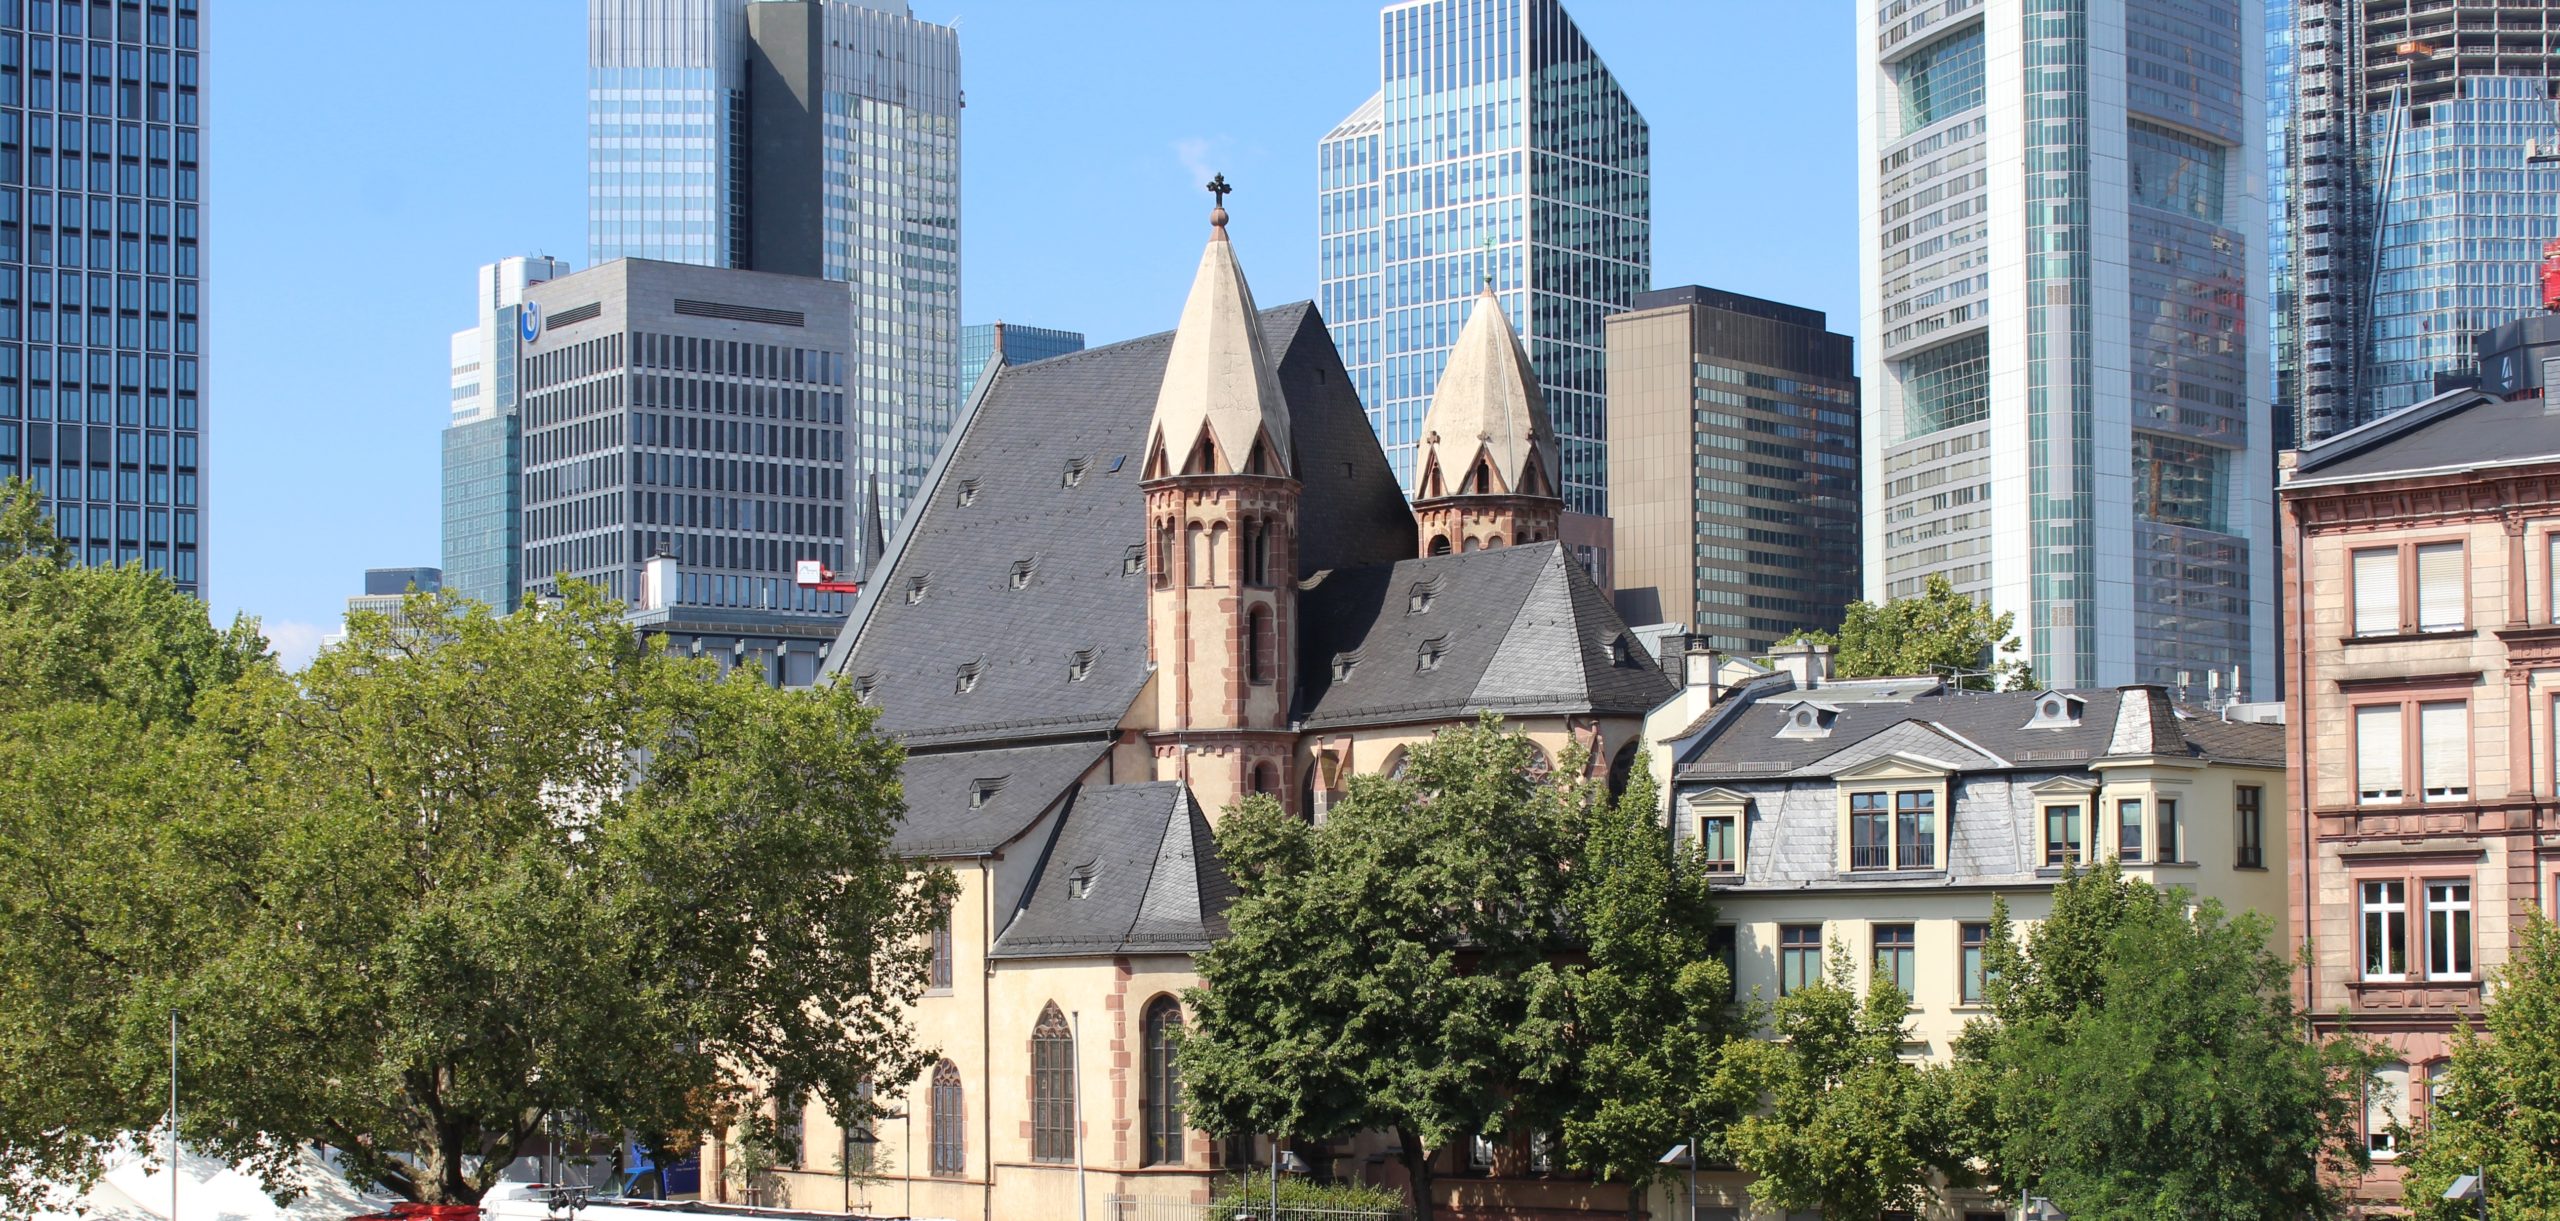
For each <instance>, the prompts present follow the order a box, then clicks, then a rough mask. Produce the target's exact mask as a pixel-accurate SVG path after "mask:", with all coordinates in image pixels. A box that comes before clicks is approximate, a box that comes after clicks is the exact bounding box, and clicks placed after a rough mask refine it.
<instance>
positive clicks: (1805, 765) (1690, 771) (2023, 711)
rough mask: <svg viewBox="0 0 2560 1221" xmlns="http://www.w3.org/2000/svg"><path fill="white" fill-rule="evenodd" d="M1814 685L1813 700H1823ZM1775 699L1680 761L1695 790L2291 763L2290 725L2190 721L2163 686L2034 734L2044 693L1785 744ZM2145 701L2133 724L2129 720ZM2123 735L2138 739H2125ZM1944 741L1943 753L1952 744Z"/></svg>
mask: <svg viewBox="0 0 2560 1221" xmlns="http://www.w3.org/2000/svg"><path fill="white" fill-rule="evenodd" d="M1822 690H1823V689H1822V688H1816V690H1815V692H1814V694H1818V693H1819V692H1821V691H1822ZM1794 694H1795V693H1793V692H1789V693H1787V694H1783V695H1777V696H1766V697H1762V698H1759V699H1756V700H1754V701H1753V702H1752V703H1751V704H1750V705H1749V706H1747V707H1744V708H1742V709H1740V710H1739V711H1738V712H1736V713H1735V714H1733V715H1732V716H1731V717H1729V718H1728V719H1727V720H1726V721H1724V722H1723V723H1722V725H1721V726H1719V727H1718V729H1717V731H1716V733H1715V734H1714V736H1713V737H1711V738H1709V739H1708V740H1707V741H1706V742H1704V743H1702V744H1701V745H1700V746H1699V747H1698V748H1697V749H1696V750H1694V751H1693V752H1691V754H1690V755H1689V756H1688V757H1687V758H1685V759H1682V760H1681V761H1680V766H1679V769H1678V772H1677V776H1678V778H1679V779H1680V780H1683V781H1691V780H1699V781H1738V780H1765V779H1771V778H1776V777H1821V776H1828V775H1832V774H1834V773H1836V772H1838V771H1840V770H1843V769H1845V768H1847V767H1850V766H1852V765H1854V764H1856V763H1861V762H1865V761H1867V760H1869V759H1872V758H1875V757H1877V756H1878V755H1881V754H1883V753H1886V750H1887V748H1904V749H1906V753H1911V754H1918V755H1922V756H1924V757H1928V758H1933V759H1939V760H1942V761H1945V762H1949V763H1958V762H1962V763H1963V766H1962V767H1961V768H1960V769H1958V770H1964V771H1992V770H2019V771H2025V770H2053V769H2057V768H2070V767H2078V766H2082V765H2085V764H2087V763H2089V762H2090V761H2092V760H2095V759H2102V758H2107V757H2109V756H2111V755H2115V756H2121V755H2127V754H2146V755H2148V754H2157V755H2169V756H2173V757H2175V756H2185V757H2188V758H2200V759H2210V760H2215V761H2220V762H2228V763H2237V764H2243V765H2249V766H2266V767H2281V766H2283V764H2284V727H2283V726H2281V725H2254V724H2240V723H2233V722H2225V721H2223V720H2221V719H2219V718H2217V717H2211V716H2208V715H2202V714H2198V715H2194V716H2192V717H2181V716H2179V715H2178V714H2177V711H2176V709H2175V708H2174V707H2173V706H2172V705H2171V704H2170V703H2169V699H2168V696H2167V695H2166V694H2165V693H2164V692H2162V691H2161V690H2160V689H2159V688H2156V687H2127V688H2122V689H2117V690H2107V689H2092V690H2080V691H2068V692H2064V693H2063V694H2066V695H2070V696H2073V697H2075V698H2077V699H2079V700H2081V701H2082V705H2081V713H2080V723H2079V724H2078V725H2075V726H2065V727H2056V728H2045V729H2028V728H2026V725H2027V722H2028V721H2029V720H2030V719H2032V718H2033V717H2034V716H2035V704H2036V700H2037V698H2038V696H2039V695H2040V694H2042V693H2040V692H2032V691H2003V692H1985V691H1945V692H1939V693H1935V694H1928V695H1921V696H1918V697H1915V698H1913V699H1910V700H1907V701H1878V702H1865V703H1852V702H1844V703H1842V705H1841V709H1840V712H1839V713H1838V714H1837V715H1836V716H1835V717H1834V718H1833V720H1832V725H1831V732H1830V734H1829V735H1827V736H1824V737H1810V738H1781V737H1779V736H1777V734H1778V730H1779V728H1780V727H1781V726H1783V725H1784V724H1785V723H1786V718H1787V713H1788V709H1789V707H1790V706H1791V705H1792V696H1793V695H1794ZM2128 700H2138V701H2140V703H2139V705H2138V706H2137V708H2136V709H2135V715H2132V716H2126V715H2122V714H2123V713H2124V711H2125V704H2126V701H2128ZM2119 730H2123V731H2125V733H2127V734H2129V735H2138V736H2128V737H2126V738H2125V739H2124V740H2122V741H2119ZM1942 743H1943V744H1942Z"/></svg>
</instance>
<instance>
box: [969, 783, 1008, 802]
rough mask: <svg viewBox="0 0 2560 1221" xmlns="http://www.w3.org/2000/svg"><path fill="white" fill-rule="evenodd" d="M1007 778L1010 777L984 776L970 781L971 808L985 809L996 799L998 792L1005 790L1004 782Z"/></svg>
mask: <svg viewBox="0 0 2560 1221" xmlns="http://www.w3.org/2000/svg"><path fill="white" fill-rule="evenodd" d="M1007 779H1009V777H1005V776H983V777H980V778H978V779H976V780H972V781H970V782H969V808H970V809H972V810H983V809H985V808H986V806H987V803H988V802H990V801H993V800H995V799H996V794H998V793H1001V792H1003V791H1004V782H1005V781H1006V780H1007Z"/></svg>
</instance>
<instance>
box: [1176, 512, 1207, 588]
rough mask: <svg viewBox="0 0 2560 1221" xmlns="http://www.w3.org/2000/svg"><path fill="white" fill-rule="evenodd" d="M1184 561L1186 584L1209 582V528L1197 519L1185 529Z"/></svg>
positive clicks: (1183, 543) (1183, 534)
mask: <svg viewBox="0 0 2560 1221" xmlns="http://www.w3.org/2000/svg"><path fill="white" fill-rule="evenodd" d="M1182 563H1183V580H1184V583H1185V584H1190V585H1206V584H1208V583H1209V530H1208V528H1207V527H1205V526H1203V525H1201V524H1200V523H1198V522H1196V521H1195V522H1193V523H1191V524H1190V525H1189V526H1187V527H1185V528H1184V529H1183V532H1182Z"/></svg>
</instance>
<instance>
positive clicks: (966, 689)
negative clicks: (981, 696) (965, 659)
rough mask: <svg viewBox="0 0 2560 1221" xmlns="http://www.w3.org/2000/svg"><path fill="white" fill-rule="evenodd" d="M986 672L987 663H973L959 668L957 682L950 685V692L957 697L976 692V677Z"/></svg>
mask: <svg viewBox="0 0 2560 1221" xmlns="http://www.w3.org/2000/svg"><path fill="white" fill-rule="evenodd" d="M986 672H987V663H985V662H982V661H973V662H969V663H968V664H966V665H963V666H961V667H960V678H959V681H957V682H955V683H953V684H952V692H953V693H954V694H957V695H967V694H968V693H970V692H971V691H975V690H977V689H978V676H979V675H981V674H984V673H986Z"/></svg>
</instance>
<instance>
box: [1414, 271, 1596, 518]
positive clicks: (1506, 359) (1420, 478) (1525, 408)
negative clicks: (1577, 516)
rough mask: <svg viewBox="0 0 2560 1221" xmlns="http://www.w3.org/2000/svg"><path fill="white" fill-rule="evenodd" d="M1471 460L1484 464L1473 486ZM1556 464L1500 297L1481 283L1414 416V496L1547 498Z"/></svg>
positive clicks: (1542, 403)
mask: <svg viewBox="0 0 2560 1221" xmlns="http://www.w3.org/2000/svg"><path fill="white" fill-rule="evenodd" d="M1479 459H1482V460H1483V461H1484V462H1485V463H1486V464H1487V465H1488V466H1489V467H1490V468H1491V472H1492V476H1493V482H1492V485H1491V486H1490V487H1484V488H1477V487H1475V486H1474V485H1473V484H1471V483H1470V481H1469V478H1468V477H1469V475H1470V473H1471V472H1473V471H1474V470H1475V467H1476V463H1477V461H1478V460H1479ZM1560 462H1561V459H1560V457H1559V455H1558V452H1557V449H1556V438H1555V430H1554V428H1553V427H1552V426H1551V425H1550V424H1549V422H1548V420H1547V406H1546V400H1545V398H1544V397H1543V396H1542V395H1540V394H1539V392H1538V378H1537V374H1536V373H1535V372H1534V371H1533V370H1532V369H1531V368H1530V366H1529V354H1528V353H1527V352H1526V351H1524V350H1522V348H1521V346H1520V336H1519V335H1518V333H1516V332H1514V331H1513V330H1512V329H1511V317H1510V315H1509V314H1507V313H1505V312H1504V311H1503V308H1502V301H1501V299H1500V298H1498V297H1496V296H1494V295H1493V292H1492V290H1490V289H1488V290H1486V291H1485V292H1484V293H1483V294H1481V295H1479V296H1478V297H1477V298H1476V302H1475V309H1474V311H1473V312H1472V313H1470V314H1468V315H1467V324H1466V326H1465V327H1464V328H1463V329H1461V330H1460V331H1459V332H1458V342H1457V343H1456V344H1455V345H1454V346H1452V347H1451V348H1450V349H1449V361H1448V364H1447V366H1446V367H1444V368H1443V369H1442V370H1441V371H1440V383H1439V386H1438V388H1437V389H1436V390H1434V391H1433V392H1432V395H1431V410H1430V411H1429V412H1428V413H1426V414H1425V415H1424V416H1423V418H1422V451H1421V453H1420V455H1419V460H1418V461H1417V462H1416V463H1415V466H1414V470H1415V471H1416V477H1415V483H1414V488H1415V494H1416V495H1417V496H1420V497H1423V498H1430V497H1433V496H1458V495H1465V494H1469V493H1474V492H1486V493H1493V494H1511V495H1524V496H1553V495H1556V472H1557V470H1558V469H1559V464H1560ZM1533 470H1534V471H1535V474H1534V475H1532V474H1531V473H1530V472H1532V471H1533ZM1435 476H1436V479H1435ZM1435 484H1436V486H1435Z"/></svg>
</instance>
